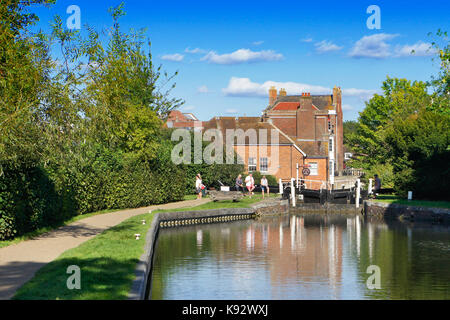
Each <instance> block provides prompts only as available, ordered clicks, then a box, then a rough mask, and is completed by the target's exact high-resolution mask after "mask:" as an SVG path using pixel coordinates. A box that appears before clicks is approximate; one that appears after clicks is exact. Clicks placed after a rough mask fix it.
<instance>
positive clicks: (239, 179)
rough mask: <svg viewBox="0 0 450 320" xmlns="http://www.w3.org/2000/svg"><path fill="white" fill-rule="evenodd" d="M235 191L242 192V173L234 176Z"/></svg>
mask: <svg viewBox="0 0 450 320" xmlns="http://www.w3.org/2000/svg"><path fill="white" fill-rule="evenodd" d="M236 191H241V192H244V183H243V182H242V175H238V177H237V178H236Z"/></svg>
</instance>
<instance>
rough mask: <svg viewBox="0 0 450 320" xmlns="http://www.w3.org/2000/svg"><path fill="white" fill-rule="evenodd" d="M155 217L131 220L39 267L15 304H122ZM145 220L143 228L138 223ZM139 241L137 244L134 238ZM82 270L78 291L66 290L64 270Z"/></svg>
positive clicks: (136, 217) (150, 214) (17, 294)
mask: <svg viewBox="0 0 450 320" xmlns="http://www.w3.org/2000/svg"><path fill="white" fill-rule="evenodd" d="M153 216H154V213H147V214H143V215H139V216H135V217H132V218H130V219H127V220H126V221H124V222H122V223H120V224H119V225H117V226H115V227H112V228H110V229H108V230H106V231H104V232H103V233H101V234H100V235H98V236H96V237H95V238H93V239H91V240H89V241H86V242H84V243H83V244H81V245H80V246H78V247H76V248H73V249H70V250H68V251H66V252H64V253H63V254H62V255H61V256H59V257H58V258H57V259H56V260H54V261H52V262H50V263H49V264H47V265H45V266H44V267H42V268H41V269H40V270H39V271H38V272H37V273H36V275H35V276H34V278H33V279H31V280H30V281H29V282H27V283H26V284H25V285H23V286H22V287H21V288H20V289H19V290H18V291H17V293H16V295H15V296H14V298H13V299H14V300H124V299H127V297H128V293H129V292H130V290H131V285H132V283H133V280H134V278H135V274H134V272H135V269H136V264H137V263H138V261H139V257H140V256H141V255H142V253H143V252H144V246H145V235H146V233H147V231H148V229H149V227H150V224H151V221H152V219H153ZM144 219H145V220H146V224H145V225H143V224H142V222H141V220H144ZM136 233H139V234H141V237H140V239H139V240H136V239H135V237H134V234H136ZM71 265H75V266H78V267H79V268H80V270H81V289H80V290H77V289H74V290H69V289H68V288H67V280H68V278H69V277H70V276H71V274H67V273H66V272H67V268H68V267H69V266H71Z"/></svg>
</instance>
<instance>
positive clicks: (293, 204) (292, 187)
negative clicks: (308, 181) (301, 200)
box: [291, 178, 295, 208]
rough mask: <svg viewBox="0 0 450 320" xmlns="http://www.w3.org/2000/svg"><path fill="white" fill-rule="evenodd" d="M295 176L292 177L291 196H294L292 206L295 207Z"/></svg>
mask: <svg viewBox="0 0 450 320" xmlns="http://www.w3.org/2000/svg"><path fill="white" fill-rule="evenodd" d="M294 180H295V179H294V178H292V179H291V197H292V206H293V207H294V208H295V188H294Z"/></svg>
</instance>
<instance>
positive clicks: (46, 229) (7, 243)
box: [0, 194, 197, 248]
mask: <svg viewBox="0 0 450 320" xmlns="http://www.w3.org/2000/svg"><path fill="white" fill-rule="evenodd" d="M196 198H197V195H195V194H192V195H185V196H184V198H183V200H181V201H186V200H195V199H196ZM122 210H127V209H108V210H101V211H97V212H92V213H86V214H83V215H78V216H75V217H72V218H71V219H69V220H66V221H63V222H61V223H60V224H57V225H53V226H48V227H44V228H40V229H38V230H35V231H32V232H28V233H26V234H24V235H22V236H19V237H16V238H14V239H11V240H1V241H0V248H4V247H7V246H10V245H13V244H18V243H20V242H22V241H26V240H31V239H33V238H36V237H39V236H41V235H43V234H45V233H47V232H51V231H54V230H56V229H58V228H60V227H64V226H66V225H68V224H71V223H74V222H76V221H79V220H82V219H86V218H89V217H93V216H97V215H99V214H105V213H111V212H117V211H122Z"/></svg>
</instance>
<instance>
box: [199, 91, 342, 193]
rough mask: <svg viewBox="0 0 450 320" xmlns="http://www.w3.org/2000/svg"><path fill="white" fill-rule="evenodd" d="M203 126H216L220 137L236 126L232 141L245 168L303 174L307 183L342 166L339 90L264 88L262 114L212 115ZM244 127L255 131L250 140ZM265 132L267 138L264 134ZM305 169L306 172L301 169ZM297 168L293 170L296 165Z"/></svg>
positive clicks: (319, 182)
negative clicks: (266, 96) (297, 92)
mask: <svg viewBox="0 0 450 320" xmlns="http://www.w3.org/2000/svg"><path fill="white" fill-rule="evenodd" d="M203 129H204V130H208V129H219V130H220V131H221V132H222V135H223V138H224V142H225V139H226V131H227V130H238V129H241V130H242V131H240V133H239V134H238V136H239V135H243V136H244V138H242V137H241V141H238V140H239V139H238V137H236V139H234V140H233V146H234V149H235V151H236V153H237V154H238V156H239V157H240V158H242V159H243V162H244V165H245V168H246V170H247V171H248V172H251V171H260V172H261V173H265V174H271V175H274V176H275V177H276V178H277V179H282V180H283V181H289V180H290V179H291V178H296V177H297V172H298V177H299V179H305V180H306V184H307V187H308V188H312V189H319V188H320V187H321V186H323V183H330V184H333V183H334V176H335V175H336V174H338V173H339V172H341V171H342V170H343V169H344V149H343V116H342V93H341V89H340V88H337V87H335V88H334V89H333V94H330V95H310V94H309V93H303V94H301V95H292V96H288V95H286V91H285V90H284V89H281V90H280V91H279V94H277V90H276V89H275V88H273V87H272V88H271V89H270V90H269V105H268V107H267V108H266V109H265V110H264V111H263V114H262V116H261V117H240V118H234V117H215V118H213V119H211V120H209V121H205V122H203ZM249 129H252V130H253V131H254V132H256V133H254V135H255V136H256V138H255V137H254V139H253V140H252V139H251V134H250V131H251V130H250V131H249ZM264 136H266V139H264ZM306 167H308V169H309V172H310V174H309V175H308V176H305V175H304V174H303V172H302V171H303V169H304V168H306ZM297 168H298V170H297Z"/></svg>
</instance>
